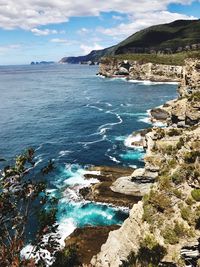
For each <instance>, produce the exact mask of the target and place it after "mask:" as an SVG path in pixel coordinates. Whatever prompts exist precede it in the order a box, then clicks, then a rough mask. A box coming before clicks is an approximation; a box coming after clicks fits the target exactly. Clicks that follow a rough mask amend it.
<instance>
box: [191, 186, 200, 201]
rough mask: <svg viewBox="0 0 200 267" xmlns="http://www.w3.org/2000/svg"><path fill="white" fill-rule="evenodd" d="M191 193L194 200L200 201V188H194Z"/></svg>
mask: <svg viewBox="0 0 200 267" xmlns="http://www.w3.org/2000/svg"><path fill="white" fill-rule="evenodd" d="M191 195H192V197H193V199H194V200H196V201H200V189H193V190H192V192H191Z"/></svg>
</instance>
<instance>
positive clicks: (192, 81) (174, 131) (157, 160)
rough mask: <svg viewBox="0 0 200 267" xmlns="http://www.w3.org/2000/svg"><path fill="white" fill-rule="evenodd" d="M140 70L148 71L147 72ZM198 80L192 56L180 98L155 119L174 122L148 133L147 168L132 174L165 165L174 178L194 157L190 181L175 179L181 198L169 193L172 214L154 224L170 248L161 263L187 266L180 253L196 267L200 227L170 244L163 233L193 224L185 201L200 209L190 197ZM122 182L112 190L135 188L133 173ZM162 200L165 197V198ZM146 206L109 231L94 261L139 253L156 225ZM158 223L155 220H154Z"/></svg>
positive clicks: (199, 106)
mask: <svg viewBox="0 0 200 267" xmlns="http://www.w3.org/2000/svg"><path fill="white" fill-rule="evenodd" d="M144 69H145V71H146V73H147V74H146V75H149V72H148V71H149V69H148V68H147V66H145V68H144ZM130 71H131V67H130ZM141 73H142V74H141V75H142V76H143V74H144V73H143V72H141ZM140 77H141V76H140ZM148 77H149V76H148ZM199 82H200V60H192V59H189V60H187V61H186V66H185V67H184V69H183V80H182V82H181V87H180V89H179V91H180V98H179V99H177V100H173V101H170V102H168V103H167V104H166V105H164V106H163V107H162V109H164V110H165V111H166V112H162V111H160V110H158V109H157V110H156V111H153V113H152V115H154V118H155V117H156V116H157V119H160V118H162V117H163V118H164V117H165V115H166V119H167V121H168V124H169V125H168V127H167V128H165V129H156V128H153V129H152V131H151V132H149V133H147V134H146V137H145V139H146V148H147V153H146V156H145V168H144V169H139V170H135V171H134V172H133V174H132V176H131V177H132V179H131V181H134V179H136V180H137V179H138V177H144V176H145V175H146V176H148V175H147V174H149V175H151V177H152V175H153V174H154V175H155V177H156V176H157V175H158V176H159V172H160V171H161V172H162V171H163V170H164V171H165V173H166V171H169V173H168V175H169V177H171V176H170V175H173V174H176V172H177V170H179V173H178V174H181V172H182V173H183V171H184V170H183V169H184V168H185V171H186V172H187V171H188V170H189V168H191V162H193V165H192V167H193V168H194V169H195V172H194V173H192V172H191V173H189V174H188V173H187V174H184V175H183V179H185V182H183V183H181V184H180V185H179V186H177V187H176V184H173V185H174V189H176V190H178V191H176V193H179V191H180V192H181V197H180V196H178V195H177V196H176V195H173V194H172V195H170V201H171V203H172V206H171V208H172V212H171V213H170V216H168V217H167V215H165V213H160V215H159V216H160V219H161V221H162V223H161V224H160V225H156V230H155V229H154V237H155V239H156V240H157V242H158V243H159V244H161V245H163V246H165V247H166V249H167V254H166V256H165V257H164V258H163V265H162V264H161V265H160V266H165V265H164V263H165V262H167V263H170V264H171V265H170V266H187V265H186V263H184V261H183V258H182V259H181V255H182V257H184V258H185V259H186V260H187V259H189V260H191V259H192V260H193V261H194V266H196V265H195V264H196V262H197V260H198V259H200V253H199V247H197V245H196V243H197V241H198V239H199V238H200V231H199V229H197V228H195V227H193V228H191V229H192V230H193V231H194V233H195V234H194V235H191V236H190V237H189V238H183V237H181V236H180V237H179V240H177V241H176V242H175V243H174V244H171V243H167V245H166V242H165V241H166V240H165V237H164V235H163V231H164V230H165V229H166V227H171V228H170V229H172V227H174V224H175V222H178V223H179V224H180V225H182V227H186V228H185V229H190V227H191V225H190V221H187V220H186V219H184V218H183V215H182V213H181V208H180V207H181V205H182V207H190V209H191V210H190V211H191V215H192V210H193V212H194V210H195V209H196V211H197V209H198V205H199V204H198V202H195V203H194V204H192V205H193V206H192V207H191V206H189V204H187V201H186V199H189V198H191V191H192V190H193V189H194V188H197V189H199V188H200V175H199V173H200V157H199V156H197V157H196V158H193V156H192V155H194V154H193V152H194V151H195V153H196V154H198V151H199V150H200V127H199V123H200V99H199V94H200V83H199ZM167 115H168V116H167ZM198 155H199V154H198ZM187 161H189V165H187V164H188V162H187ZM163 162H164V164H163ZM174 162H175V165H174V166H173V164H174ZM166 163H167V164H172V166H171V167H170V165H166ZM166 167H167V168H166ZM182 168H183V169H182ZM158 179H159V177H158ZM174 179H179V175H178V176H174ZM123 182H124V181H122V180H121V179H120V178H119V179H118V180H116V181H115V182H114V184H113V185H112V189H113V190H118V191H123V190H124V189H125V188H126V189H127V190H129V191H130V188H129V186H130V185H131V184H130V178H127V185H124V184H123ZM126 186H127V187H126ZM159 186H160V184H159V182H156V183H155V184H154V187H153V188H154V190H157V191H156V193H157V194H162V190H165V189H160V187H159ZM114 187H115V188H114ZM164 192H165V193H166V194H167V193H169V192H168V191H164ZM163 196H165V195H163ZM160 200H161V201H162V198H161V199H160ZM143 205H144V202H143V201H140V202H139V203H137V204H135V205H133V208H132V210H131V212H130V216H129V218H128V219H127V220H126V221H125V222H124V223H123V225H122V226H121V228H120V229H119V230H116V231H113V232H110V234H109V237H108V239H107V241H106V243H105V244H104V245H103V246H102V247H101V251H100V253H98V254H97V255H96V256H94V257H93V259H92V261H91V264H92V266H94V267H119V266H120V264H121V263H122V261H124V260H126V259H127V257H128V255H130V252H132V251H134V252H135V253H137V251H138V249H139V246H140V242H141V240H142V239H143V238H144V236H145V235H146V234H149V233H150V230H149V227H152V225H150V223H147V222H146V221H145V220H143V215H144V209H143ZM187 205H188V206H187ZM188 220H190V218H189V219H188ZM154 223H155V221H154ZM153 226H155V225H154V224H153ZM151 230H152V228H151ZM191 244H195V246H191ZM190 247H191V248H190ZM193 248H195V249H193ZM179 260H181V261H182V262H181V265H179ZM184 264H185V265H184ZM167 266H169V265H167Z"/></svg>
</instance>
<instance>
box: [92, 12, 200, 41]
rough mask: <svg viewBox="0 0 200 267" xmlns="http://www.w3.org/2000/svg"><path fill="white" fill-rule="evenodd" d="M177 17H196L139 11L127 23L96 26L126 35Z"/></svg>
mask: <svg viewBox="0 0 200 267" xmlns="http://www.w3.org/2000/svg"><path fill="white" fill-rule="evenodd" d="M178 19H186V20H187V19H197V18H195V17H193V16H187V15H183V14H179V13H171V12H169V11H159V12H158V11H156V12H154V13H149V12H147V13H139V14H135V15H133V16H132V17H130V22H129V23H121V24H119V25H118V26H117V27H114V28H107V29H106V28H98V29H97V31H98V32H101V33H103V34H105V35H109V36H113V37H116V36H121V37H127V36H129V35H131V34H133V33H135V32H137V31H139V30H141V29H144V28H147V27H149V26H152V25H156V24H163V23H168V22H172V21H174V20H178Z"/></svg>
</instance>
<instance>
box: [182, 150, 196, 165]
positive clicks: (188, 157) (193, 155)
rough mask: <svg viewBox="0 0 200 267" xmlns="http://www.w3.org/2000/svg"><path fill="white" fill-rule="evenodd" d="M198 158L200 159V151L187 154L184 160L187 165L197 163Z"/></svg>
mask: <svg viewBox="0 0 200 267" xmlns="http://www.w3.org/2000/svg"><path fill="white" fill-rule="evenodd" d="M197 157H200V151H197V150H196V151H191V152H186V153H185V156H184V160H185V162H186V163H188V164H190V163H195V161H196V159H197Z"/></svg>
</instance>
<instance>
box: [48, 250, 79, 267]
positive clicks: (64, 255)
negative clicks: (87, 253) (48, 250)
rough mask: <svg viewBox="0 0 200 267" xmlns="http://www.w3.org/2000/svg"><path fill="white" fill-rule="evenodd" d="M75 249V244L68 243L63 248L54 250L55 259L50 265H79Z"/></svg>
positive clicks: (56, 266) (68, 266) (71, 266)
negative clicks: (68, 244)
mask: <svg viewBox="0 0 200 267" xmlns="http://www.w3.org/2000/svg"><path fill="white" fill-rule="evenodd" d="M77 251H78V247H77V246H76V245H70V246H68V247H67V248H65V249H64V250H62V251H58V252H56V254H55V258H56V260H55V262H54V263H53V265H52V267H74V266H77V265H80V261H79V257H78V253H77Z"/></svg>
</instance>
